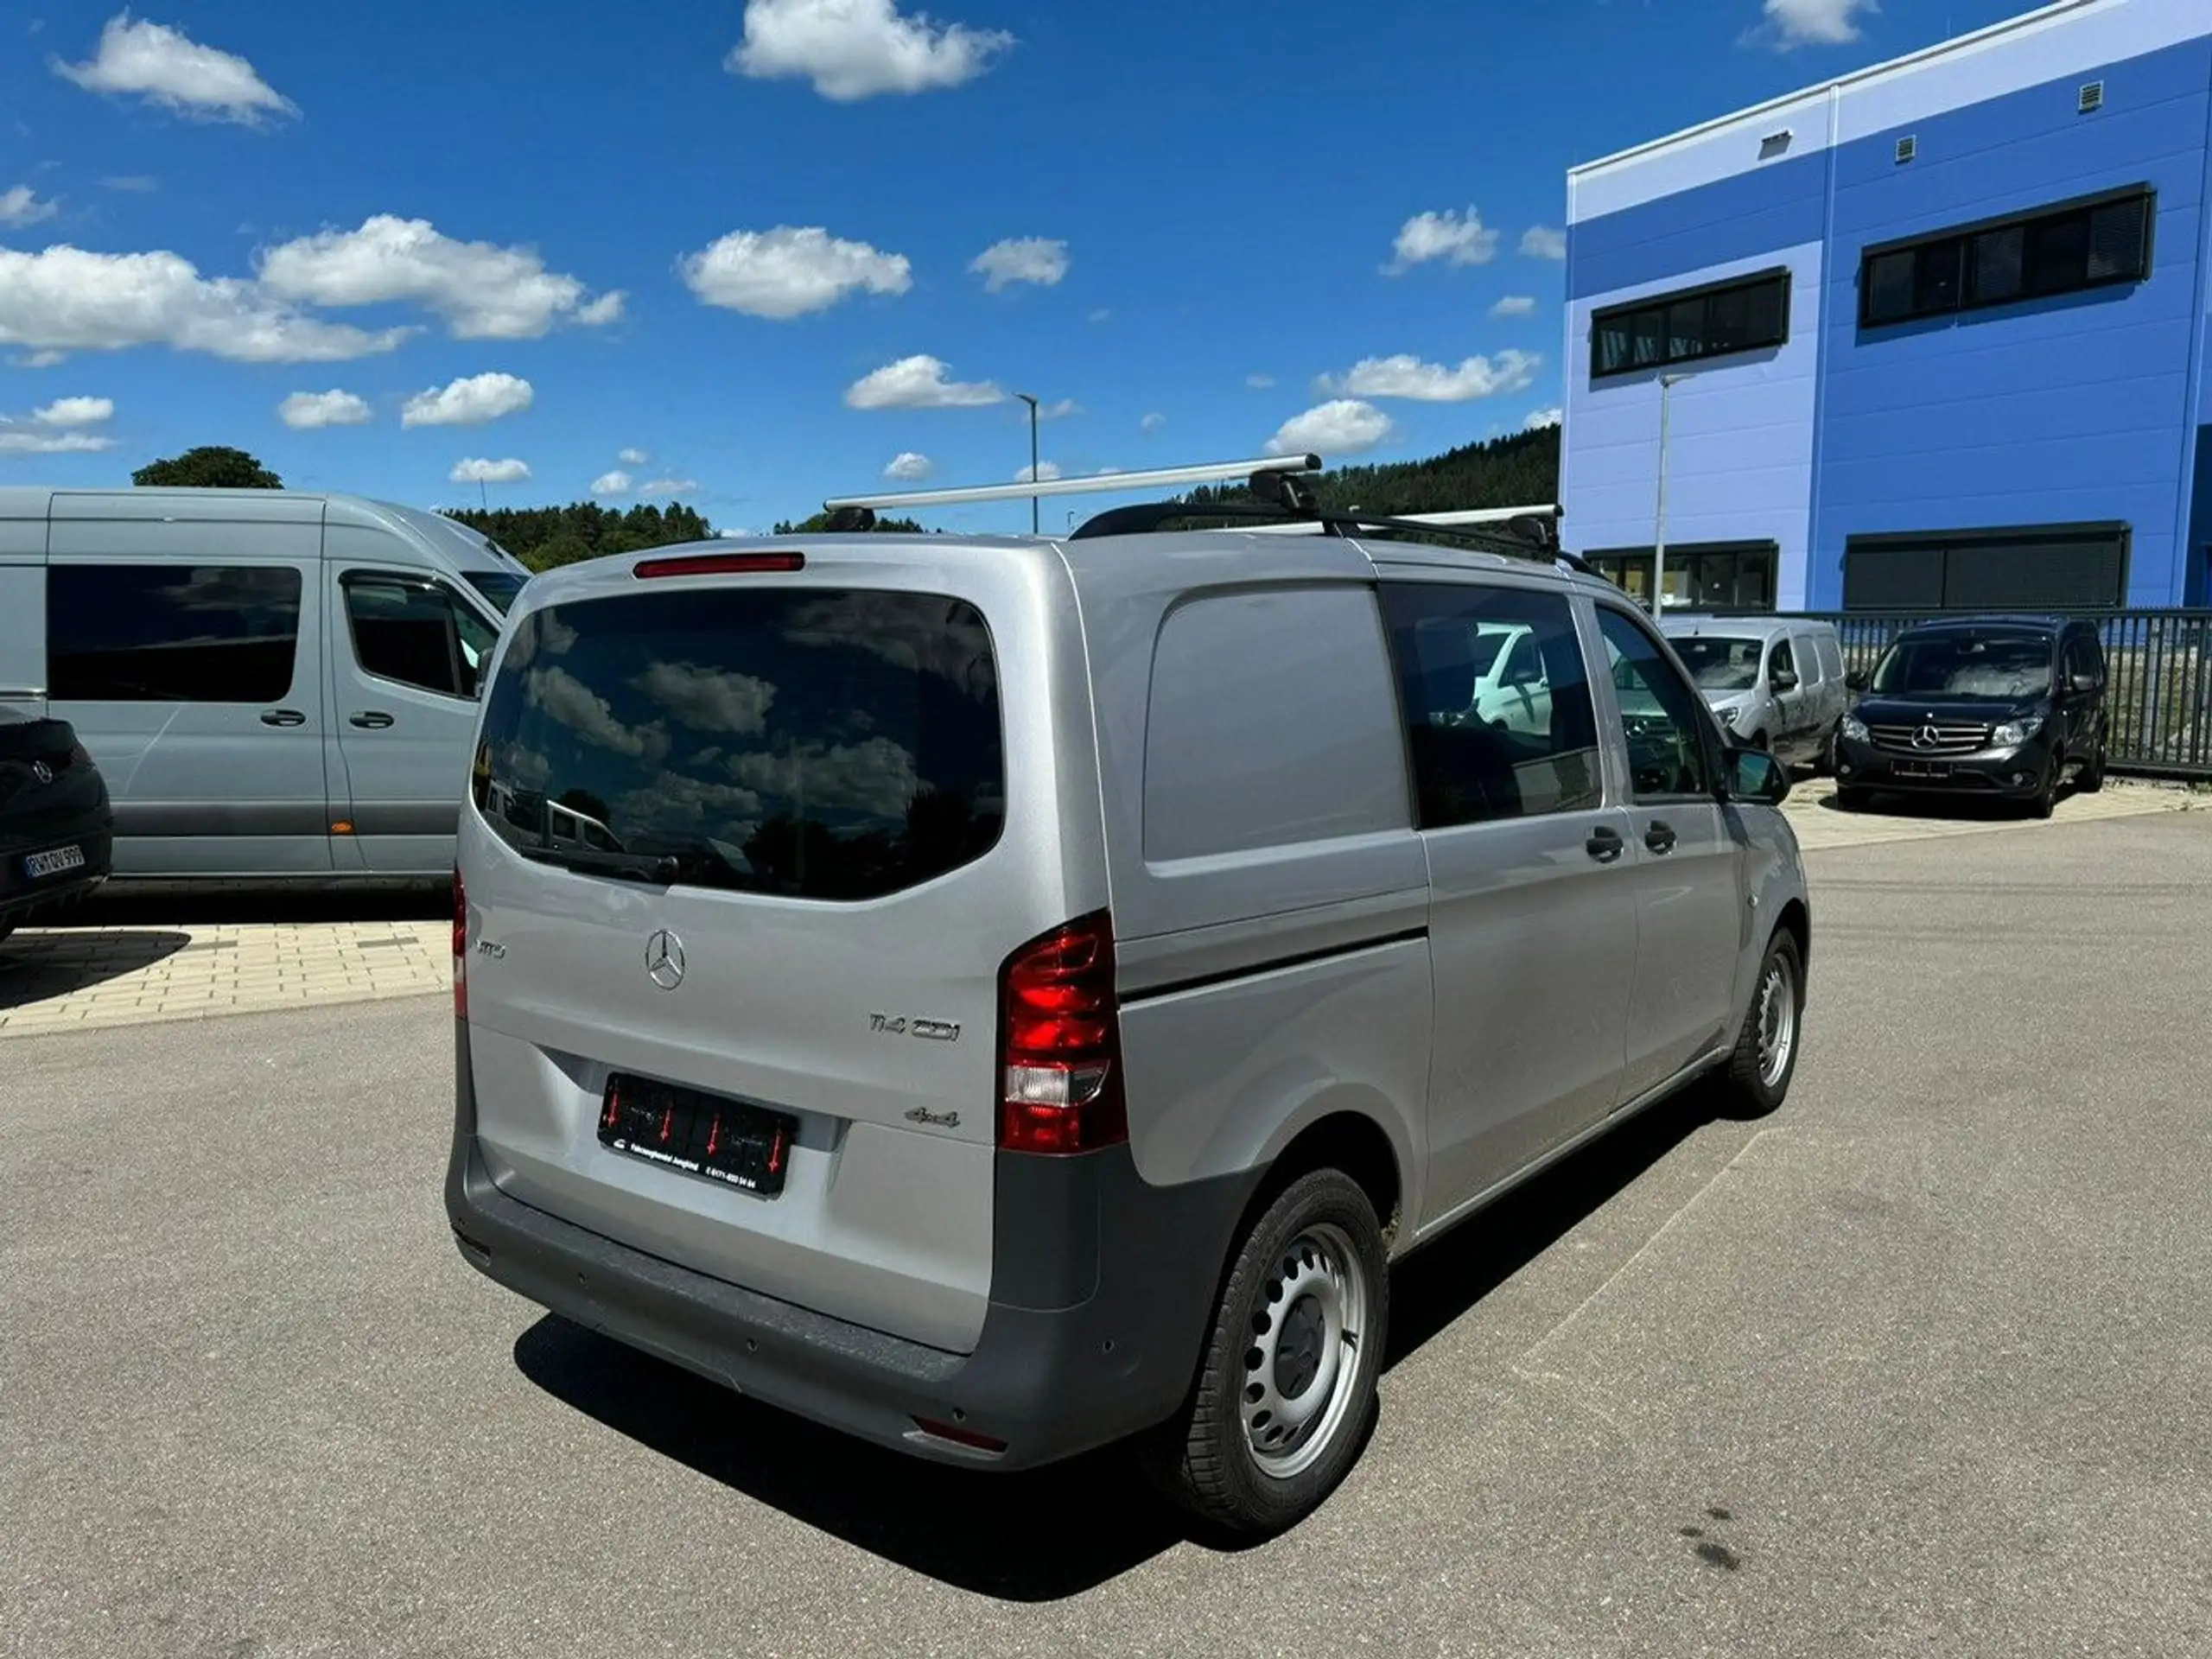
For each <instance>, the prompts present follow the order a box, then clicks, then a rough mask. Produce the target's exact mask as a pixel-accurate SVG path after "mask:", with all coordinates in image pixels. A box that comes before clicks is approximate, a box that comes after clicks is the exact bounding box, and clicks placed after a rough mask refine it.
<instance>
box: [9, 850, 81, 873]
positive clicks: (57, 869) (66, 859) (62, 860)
mask: <svg viewBox="0 0 2212 1659" xmlns="http://www.w3.org/2000/svg"><path fill="white" fill-rule="evenodd" d="M83 868H85V849H83V848H81V847H55V848H53V849H49V850H48V851H46V852H43V853H31V854H29V855H26V856H25V857H24V859H23V875H24V878H25V879H26V880H31V881H43V880H45V879H46V878H47V877H48V876H49V875H60V874H61V873H62V872H63V871H65V870H81V869H83Z"/></svg>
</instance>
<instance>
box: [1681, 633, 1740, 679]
mask: <svg viewBox="0 0 2212 1659" xmlns="http://www.w3.org/2000/svg"><path fill="white" fill-rule="evenodd" d="M1668 643H1669V644H1670V645H1673V646H1674V647H1675V656H1677V657H1679V658H1681V659H1682V666H1683V667H1684V668H1687V669H1688V670H1689V671H1690V677H1691V678H1692V679H1694V680H1695V681H1696V682H1697V685H1698V690H1700V691H1748V690H1751V688H1752V687H1753V686H1755V685H1757V684H1758V683H1759V652H1760V645H1759V642H1758V640H1756V639H1738V638H1735V637H1733V636H1731V635H1728V634H1720V633H1707V634H1700V635H1699V636H1698V637H1697V638H1696V639H1670V640H1669V642H1668Z"/></svg>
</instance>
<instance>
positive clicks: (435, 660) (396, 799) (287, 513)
mask: <svg viewBox="0 0 2212 1659" xmlns="http://www.w3.org/2000/svg"><path fill="white" fill-rule="evenodd" d="M529 575H530V573H529V571H528V570H527V569H524V567H523V566H522V565H521V564H520V563H518V562H517V561H516V560H515V559H514V558H513V557H512V556H510V555H508V554H506V553H505V552H504V551H502V550H499V548H498V547H496V546H494V545H493V543H490V542H488V541H486V539H485V538H484V537H481V536H480V535H478V534H477V533H476V532H475V531H472V530H470V529H468V528H467V527H466V526H465V525H462V524H456V523H454V521H453V520H451V519H449V518H443V517H442V516H440V515H438V514H435V513H428V512H416V511H415V510H414V509H412V508H409V507H398V506H392V505H388V504H386V503H384V502H378V501H364V500H360V499H356V498H354V497H352V496H344V495H312V494H305V493H300V492H298V491H292V490H190V489H134V490H45V489H37V490H34V489H22V488H15V489H4V490H0V709H15V710H16V711H17V712H19V713H21V714H24V715H51V716H52V717H54V718H55V719H59V720H66V721H68V722H69V723H70V725H71V726H73V728H75V729H76V732H77V735H78V738H79V741H81V742H82V743H83V744H84V746H85V747H86V749H87V750H88V751H90V753H92V758H93V760H95V761H97V762H98V763H99V767H100V770H101V772H103V773H104V774H105V777H106V779H107V781H108V789H109V792H110V794H111V797H112V799H113V803H114V810H115V836H116V839H115V874H116V876H117V878H118V879H119V880H129V879H131V878H134V877H136V878H141V879H145V878H158V879H171V880H194V879H207V878H234V879H243V880H364V879H376V878H386V879H396V880H420V879H422V878H423V877H426V876H427V877H432V878H437V877H442V875H443V874H446V873H447V872H448V870H450V868H451V867H452V861H453V833H454V820H455V817H456V816H457V814H458V811H459V805H460V800H461V791H462V789H463V787H464V785H465V781H466V779H467V762H468V747H469V741H470V738H471V736H472V734H473V733H474V729H475V725H476V712H477V706H476V695H477V690H478V677H479V676H480V672H481V671H482V666H483V664H484V662H485V661H486V658H488V657H489V655H490V652H491V649H492V646H493V643H494V641H495V640H496V639H498V637H499V629H500V627H501V626H502V618H503V616H504V613H505V609H506V607H508V606H509V605H510V604H512V602H513V601H514V598H515V596H516V594H518V593H520V592H521V591H522V588H523V584H524V582H526V581H528V580H529Z"/></svg>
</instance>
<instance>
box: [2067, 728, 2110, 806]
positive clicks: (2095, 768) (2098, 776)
mask: <svg viewBox="0 0 2212 1659" xmlns="http://www.w3.org/2000/svg"><path fill="white" fill-rule="evenodd" d="M2104 786H2105V741H2104V739H2102V738H2099V739H2098V740H2097V754H2096V759H2094V760H2092V761H2090V762H2089V764H2088V766H2083V767H2082V770H2081V771H2080V772H2079V773H2077V774H2076V775H2075V779H2074V787H2075V788H2076V789H2078V790H2080V791H2082V794H2084V795H2094V794H2095V793H2097V791H2100V790H2101V789H2102V788H2103V787H2104Z"/></svg>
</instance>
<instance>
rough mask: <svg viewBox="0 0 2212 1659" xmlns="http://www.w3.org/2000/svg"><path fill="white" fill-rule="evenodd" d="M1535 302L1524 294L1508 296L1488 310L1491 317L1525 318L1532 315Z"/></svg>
mask: <svg viewBox="0 0 2212 1659" xmlns="http://www.w3.org/2000/svg"><path fill="white" fill-rule="evenodd" d="M1535 309H1536V302H1535V300H1534V299H1533V298H1531V297H1530V296H1528V295H1526V294H1508V295H1507V296H1505V297H1504V298H1503V299H1502V300H1500V301H1499V302H1497V304H1496V305H1493V306H1492V307H1491V308H1490V314H1491V315H1492V316H1493V317H1526V316H1529V315H1534V313H1535Z"/></svg>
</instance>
